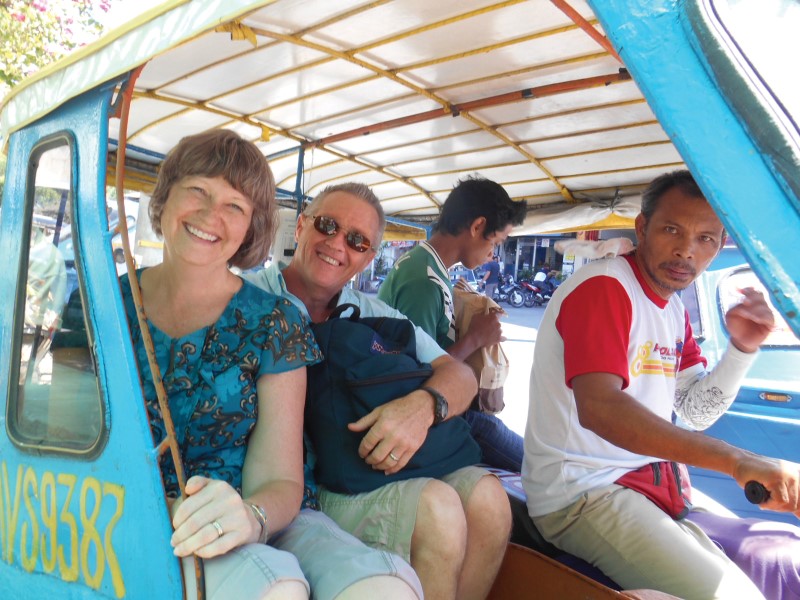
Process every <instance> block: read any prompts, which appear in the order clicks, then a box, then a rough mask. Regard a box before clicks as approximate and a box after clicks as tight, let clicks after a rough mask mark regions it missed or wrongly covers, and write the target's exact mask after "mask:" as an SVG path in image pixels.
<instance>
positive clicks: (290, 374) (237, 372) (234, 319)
mask: <svg viewBox="0 0 800 600" xmlns="http://www.w3.org/2000/svg"><path fill="white" fill-rule="evenodd" d="M274 213H275V206H274V184H273V181H272V175H271V173H270V170H269V167H268V166H267V163H266V160H265V159H264V157H263V155H262V154H261V153H260V152H259V151H258V149H257V148H255V146H253V145H252V144H251V143H250V142H246V141H245V140H243V139H241V138H240V137H239V136H238V135H237V134H235V133H233V132H231V131H226V130H216V131H212V132H208V133H204V134H199V135H196V136H190V137H187V138H184V139H183V140H181V142H180V143H179V144H178V145H177V146H176V148H175V149H174V150H173V151H172V152H171V153H170V155H169V156H168V157H167V159H166V161H165V162H164V168H163V169H162V171H161V173H160V175H159V180H158V182H157V184H156V187H155V191H154V194H153V200H152V202H151V203H150V214H151V219H152V225H153V228H154V229H155V230H156V231H157V232H158V233H160V234H161V235H162V236H163V238H164V260H163V262H162V263H161V264H159V265H156V266H154V267H151V268H148V269H143V270H139V271H137V272H136V273H131V274H130V277H129V276H128V275H125V276H123V277H122V281H121V284H122V294H123V300H124V302H125V305H126V310H127V313H128V318H129V324H130V327H131V335H132V338H133V342H134V346H135V348H136V352H137V357H138V360H139V369H140V372H141V373H142V379H143V385H144V392H145V404H146V406H147V409H148V414H149V418H150V426H151V428H152V430H153V433H154V437H155V438H156V439H161V438H162V437H164V436H165V435H166V434H167V433H168V432H170V431H172V430H173V427H174V431H175V434H176V436H177V441H178V442H179V444H180V447H181V449H182V452H181V454H182V456H181V457H180V458H179V457H177V456H175V455H174V454H173V455H168V456H165V457H164V458H163V459H162V469H163V472H164V478H165V483H166V491H167V495H168V497H170V498H173V499H176V498H177V497H178V496H179V495H181V496H182V498H181V501H180V502H177V503H175V504H174V505H173V513H174V514H173V526H174V528H175V532H174V534H173V535H172V545H173V546H174V552H175V554H176V555H177V556H180V557H189V556H191V555H196V556H201V557H204V558H209V559H210V558H212V557H219V556H222V555H225V560H224V561H223V562H220V560H221V559H217V560H211V561H209V562H207V564H206V576H207V586H208V588H209V589H211V590H213V589H215V588H217V587H219V586H221V581H223V580H224V578H225V575H226V572H227V569H229V568H230V564H229V563H230V562H231V561H233V562H235V563H237V564H240V565H241V566H240V568H242V569H245V570H248V569H251V570H252V571H253V572H252V576H253V577H255V576H256V574H257V573H258V572H259V569H258V566H257V565H258V564H261V562H262V561H263V563H266V564H268V565H270V567H271V569H272V571H271V575H270V577H268V578H267V577H262V578H261V579H258V580H257V581H254V580H252V578H251V580H250V581H249V582H248V585H254V584H255V585H256V587H258V586H259V585H260V586H261V587H262V588H263V589H264V590H265V592H266V590H270V591H276V590H282V592H283V593H287V594H289V595H288V596H287V597H290V598H304V597H306V596H307V593H308V584H307V583H306V581H305V578H304V577H303V574H302V571H301V570H300V567H299V565H298V563H297V560H296V559H295V558H294V557H293V556H292V555H291V554H290V553H288V552H284V551H281V550H277V549H276V548H274V547H271V546H266V545H264V542H266V540H267V538H268V537H269V533H270V528H271V530H272V531H276V530H280V529H284V528H285V527H286V526H288V525H289V524H290V523H291V522H292V520H293V519H294V518H295V517H296V516H297V513H298V507H299V506H300V502H301V499H302V496H303V488H304V483H303V469H302V455H303V450H302V406H303V397H302V394H303V390H304V389H305V365H306V364H313V363H314V362H316V361H317V360H318V359H319V352H318V350H317V348H316V344H315V343H314V341H313V337H312V335H311V334H310V332H308V331H307V330H306V329H305V327H304V322H303V320H302V318H301V317H300V315H299V314H298V313H297V311H296V310H295V309H294V308H293V307H291V305H289V304H288V303H287V302H285V301H281V300H279V299H278V298H277V297H275V296H272V295H270V294H267V293H265V292H262V291H260V290H257V289H256V288H255V287H254V286H251V285H249V284H246V283H244V282H243V281H242V280H241V279H240V278H239V277H237V276H235V275H234V274H233V273H232V272H231V271H230V270H229V266H231V265H233V264H235V265H237V266H241V267H245V268H246V267H250V266H252V265H254V264H258V263H259V262H263V260H264V259H265V258H266V252H267V250H268V248H269V244H270V242H271V236H270V235H269V231H270V229H271V227H272V224H273V222H274V219H275V216H274ZM257 225H262V226H263V227H264V230H265V231H261V230H259V231H258V233H259V235H255V232H254V228H255V227H256V226H257ZM265 232H266V233H265ZM137 280H138V284H139V285H140V286H141V297H142V304H143V309H144V311H145V313H146V315H147V321H146V322H142V320H141V319H140V318H139V317H137V311H136V308H135V306H134V301H133V297H134V295H136V293H137V292H136V286H137ZM148 347H149V348H152V350H150V351H148ZM150 352H152V355H151V354H150ZM206 371H210V372H213V375H204V373H206ZM157 382H161V383H157ZM162 385H163V387H162ZM165 403H166V404H167V405H168V406H169V410H166V409H165ZM170 412H171V413H172V414H175V415H176V421H175V423H174V425H173V423H172V421H171V418H170V417H169V414H170ZM212 455H213V458H212ZM184 468H185V469H186V472H185V473H184ZM187 475H188V476H189V477H190V478H189V479H188V481H187V480H186V476H187ZM267 515H269V517H268V519H269V520H267ZM256 542H259V543H258V544H255V543H256ZM243 546H246V547H247V551H246V552H240V550H238V549H239V548H240V547H243ZM250 557H257V558H256V560H257V562H253V558H250ZM221 565H225V566H224V567H223V566H221Z"/></svg>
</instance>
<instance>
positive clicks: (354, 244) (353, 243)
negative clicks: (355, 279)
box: [312, 215, 372, 252]
mask: <svg viewBox="0 0 800 600" xmlns="http://www.w3.org/2000/svg"><path fill="white" fill-rule="evenodd" d="M312 218H313V219H314V229H316V230H317V231H319V232H320V233H321V234H322V235H327V236H328V237H331V236H334V235H336V232H337V231H339V230H340V229H341V226H340V225H339V224H338V223H337V222H336V221H334V220H333V219H331V218H330V217H322V216H319V215H317V216H316V217H312ZM344 241H345V242H347V245H348V246H350V247H351V248H352V249H353V250H355V251H356V252H366V251H367V250H369V249H370V248H371V247H372V242H370V241H369V240H368V239H367V238H365V237H364V236H363V235H361V234H360V233H358V232H357V231H347V232H345V235H344Z"/></svg>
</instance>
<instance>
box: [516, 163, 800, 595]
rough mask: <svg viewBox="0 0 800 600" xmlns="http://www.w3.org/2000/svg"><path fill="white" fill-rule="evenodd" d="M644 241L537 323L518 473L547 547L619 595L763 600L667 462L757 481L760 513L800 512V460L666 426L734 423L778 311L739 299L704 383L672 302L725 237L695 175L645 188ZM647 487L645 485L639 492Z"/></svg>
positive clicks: (569, 284) (578, 281)
mask: <svg viewBox="0 0 800 600" xmlns="http://www.w3.org/2000/svg"><path fill="white" fill-rule="evenodd" d="M636 236H637V240H638V246H637V249H636V250H635V251H634V253H632V254H630V255H626V256H621V257H616V258H611V259H607V260H601V261H597V262H594V263H591V264H589V265H587V266H585V267H583V268H581V269H580V270H579V271H578V272H577V273H576V274H575V275H573V276H572V277H570V278H569V279H568V280H567V281H566V282H565V283H563V284H562V285H561V286H560V288H559V290H558V292H557V293H556V294H555V295H554V297H553V299H552V300H551V301H550V304H549V306H548V308H547V310H546V312H545V315H544V317H543V319H542V323H541V325H540V329H539V332H538V335H537V341H536V349H535V354H534V363H533V370H532V373H531V388H530V399H531V400H530V409H529V413H528V424H527V429H526V435H525V458H524V462H523V484H524V487H525V491H526V493H527V496H528V511H529V513H530V515H531V517H533V520H534V523H535V524H536V526H537V528H538V529H539V531H540V532H541V533H542V535H543V536H544V537H545V538H546V539H547V540H548V541H550V542H552V543H553V544H555V545H556V546H558V547H560V548H561V549H563V550H565V551H567V552H570V553H572V554H575V555H577V556H580V557H581V558H584V559H585V560H587V561H589V562H591V563H593V564H595V565H596V566H598V567H599V568H600V569H601V570H602V571H604V572H605V573H606V574H607V575H608V576H609V577H611V578H612V579H613V580H615V581H616V582H617V583H618V584H620V585H621V586H622V587H624V588H629V589H632V588H651V589H656V590H660V591H663V592H667V593H670V594H673V595H676V596H679V597H681V598H724V597H728V598H733V597H735V598H737V599H740V598H763V596H762V594H761V593H760V592H759V590H758V589H757V588H756V587H755V585H754V584H753V583H752V582H751V581H750V580H749V579H748V577H747V576H746V575H744V573H742V572H741V571H740V570H739V569H738V567H736V566H735V565H734V564H733V563H732V562H731V561H730V560H728V559H727V558H726V557H725V555H724V554H723V553H722V552H721V551H720V550H719V549H717V548H716V547H715V546H714V544H713V543H712V542H711V541H710V540H709V539H708V537H707V536H706V535H705V534H704V533H703V532H702V531H701V530H700V529H699V528H698V527H697V526H695V525H693V524H692V523H691V522H689V521H687V520H686V519H684V518H683V517H684V516H685V512H686V511H685V510H683V511H682V510H680V508H681V505H682V499H681V482H680V476H679V471H678V469H677V468H676V467H673V466H672V465H670V463H669V462H665V461H675V462H676V463H684V464H689V465H695V466H698V467H703V468H706V469H712V470H716V471H719V472H722V473H725V474H728V475H730V476H732V477H734V478H735V479H736V480H737V482H738V483H739V484H740V485H742V486H744V485H745V483H747V482H748V481H750V480H755V481H759V482H761V483H762V484H764V485H765V486H766V487H767V489H768V490H769V491H770V493H771V499H770V500H769V502H768V503H767V504H765V505H764V506H765V507H766V508H770V509H773V510H783V511H792V512H795V513H796V514H800V465H797V464H794V463H788V462H785V461H780V460H776V459H771V458H767V457H763V456H758V455H755V454H753V453H750V452H747V451H744V450H741V449H738V448H735V447H733V446H730V445H729V444H726V443H725V442H722V441H719V440H716V439H714V438H711V437H709V436H706V435H703V434H701V433H697V432H695V431H688V430H686V429H683V428H681V427H678V426H676V425H673V423H672V413H673V411H674V412H675V413H676V414H677V415H678V416H679V417H680V418H681V419H682V420H683V421H684V422H686V423H688V424H689V425H690V426H691V427H694V428H695V429H705V428H706V427H708V426H709V425H711V424H712V423H713V422H714V421H715V420H716V419H717V418H718V417H719V416H720V415H722V414H723V413H724V412H725V410H726V409H727V408H728V406H730V404H731V402H733V400H734V398H735V397H736V393H737V391H738V388H739V385H740V383H741V380H742V378H743V376H744V374H745V372H746V370H747V368H748V367H749V366H750V364H751V363H752V361H753V358H754V356H755V353H756V352H757V350H758V348H759V345H760V344H761V342H762V341H763V340H764V339H765V338H766V336H767V334H768V333H769V331H770V329H771V328H772V325H773V318H772V313H771V311H770V309H769V306H768V305H767V303H766V301H765V300H764V298H763V297H762V296H761V294H760V293H758V292H756V291H754V290H752V289H747V290H743V292H742V293H743V300H742V302H741V303H740V304H739V305H738V306H736V307H734V308H732V309H731V310H730V311H729V312H728V314H727V315H726V321H727V327H728V331H729V333H730V340H731V344H730V347H729V348H728V350H727V351H726V353H725V355H724V356H723V358H722V359H721V360H720V362H719V364H718V365H717V366H716V367H715V368H714V370H713V371H711V372H706V370H705V366H706V362H705V359H704V358H703V357H702V356H701V354H700V349H699V348H698V346H697V344H696V343H695V341H694V338H693V337H692V331H691V327H690V325H689V320H688V316H687V314H686V311H685V309H684V307H683V304H682V302H681V300H680V298H679V297H678V296H677V295H676V294H675V292H677V291H680V290H682V289H684V288H686V287H687V286H688V285H689V284H690V283H691V282H692V281H694V279H695V278H696V277H697V276H698V275H699V274H700V273H702V272H703V271H704V270H705V269H706V268H707V267H708V265H709V264H710V263H711V261H712V260H713V259H714V257H715V256H716V255H717V253H718V251H719V249H720V248H721V247H722V244H723V242H724V236H725V233H724V229H723V226H722V223H721V222H720V220H719V219H718V218H717V216H716V214H714V211H713V209H712V208H711V206H710V205H709V204H708V202H707V201H706V200H705V198H704V197H703V195H702V192H701V191H700V189H699V188H698V187H697V184H696V183H695V182H694V179H693V178H692V176H691V174H690V173H689V172H688V171H676V172H674V173H669V174H666V175H662V176H661V177H659V178H657V179H656V180H654V181H653V182H652V183H651V184H650V186H649V187H648V189H647V190H646V191H645V192H644V194H643V197H642V212H641V214H640V215H639V216H638V217H637V219H636ZM653 465H654V466H653ZM667 465H669V467H667ZM659 467H662V468H661V469H659ZM648 478H649V480H650V481H649V483H648V482H647V481H645V485H644V488H642V487H640V486H639V483H637V482H641V480H642V479H645V480H647V479H648ZM662 479H667V480H670V481H669V482H668V483H671V487H670V486H667V485H665V482H664V481H662ZM659 484H661V487H659ZM643 489H644V493H643ZM637 490H638V491H637ZM650 491H653V492H654V493H648V492H650ZM662 493H663V496H664V497H663V498H659V496H660V495H662ZM645 494H648V495H645ZM651 500H652V501H651ZM660 500H664V502H663V504H664V505H665V507H664V508H663V509H662V508H660V507H659V505H657V502H659V501H660ZM665 511H670V514H667V512H665Z"/></svg>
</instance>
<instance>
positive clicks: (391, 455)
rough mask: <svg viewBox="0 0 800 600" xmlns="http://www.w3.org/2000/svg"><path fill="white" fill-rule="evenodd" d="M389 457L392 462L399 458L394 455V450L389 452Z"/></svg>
mask: <svg viewBox="0 0 800 600" xmlns="http://www.w3.org/2000/svg"><path fill="white" fill-rule="evenodd" d="M389 458H391V459H392V460H393V461H394V462H397V461H398V460H400V459H399V458H397V457H396V456H395V455H394V452H389Z"/></svg>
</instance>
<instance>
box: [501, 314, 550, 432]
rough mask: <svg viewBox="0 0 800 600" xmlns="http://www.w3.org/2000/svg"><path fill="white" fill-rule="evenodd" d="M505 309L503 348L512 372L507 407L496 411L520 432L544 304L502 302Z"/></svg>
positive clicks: (510, 427)
mask: <svg viewBox="0 0 800 600" xmlns="http://www.w3.org/2000/svg"><path fill="white" fill-rule="evenodd" d="M501 306H502V307H503V309H504V310H505V311H506V315H505V316H504V317H502V319H501V322H502V324H503V335H504V336H505V338H506V341H504V342H503V351H504V352H505V353H506V357H507V358H508V363H509V373H508V377H507V378H506V384H505V386H504V388H503V399H504V400H505V403H506V406H505V408H504V409H503V410H502V411H501V412H500V413H499V414H498V415H497V416H498V417H499V418H500V419H501V420H502V421H503V422H504V423H505V424H506V425H507V426H508V427H509V429H511V430H513V431H516V432H517V433H519V434H520V435H524V434H525V421H526V420H527V418H528V385H529V380H530V375H531V365H532V364H533V347H534V343H535V342H536V334H537V332H538V330H539V322H540V321H541V319H542V315H543V314H544V309H545V307H543V306H534V307H531V308H525V307H523V308H513V307H512V306H510V305H508V304H506V303H503V304H501Z"/></svg>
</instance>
